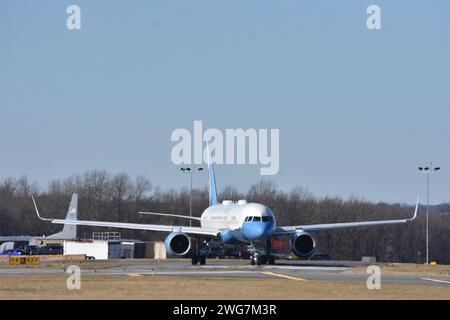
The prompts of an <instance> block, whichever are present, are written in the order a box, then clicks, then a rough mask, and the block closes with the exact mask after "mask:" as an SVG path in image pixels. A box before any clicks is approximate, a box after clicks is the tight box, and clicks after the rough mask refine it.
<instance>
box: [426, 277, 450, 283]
mask: <svg viewBox="0 0 450 320" xmlns="http://www.w3.org/2000/svg"><path fill="white" fill-rule="evenodd" d="M419 279H420V280H425V281H431V282H439V283H447V284H450V281H445V280H439V279H431V278H419Z"/></svg>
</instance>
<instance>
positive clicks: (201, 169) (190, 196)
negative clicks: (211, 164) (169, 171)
mask: <svg viewBox="0 0 450 320" xmlns="http://www.w3.org/2000/svg"><path fill="white" fill-rule="evenodd" d="M180 170H181V171H182V172H186V173H189V174H190V176H191V190H190V192H189V217H191V218H192V180H193V178H192V176H193V173H194V172H200V171H203V168H195V166H194V168H193V169H192V168H190V167H183V168H180ZM189 226H190V227H192V219H189Z"/></svg>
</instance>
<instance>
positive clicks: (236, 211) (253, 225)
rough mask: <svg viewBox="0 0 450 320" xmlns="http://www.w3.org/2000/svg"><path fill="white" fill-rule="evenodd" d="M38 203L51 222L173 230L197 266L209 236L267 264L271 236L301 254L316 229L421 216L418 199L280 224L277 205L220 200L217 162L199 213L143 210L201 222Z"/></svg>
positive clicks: (172, 241) (179, 251) (177, 252)
mask: <svg viewBox="0 0 450 320" xmlns="http://www.w3.org/2000/svg"><path fill="white" fill-rule="evenodd" d="M33 203H34V206H35V209H36V214H37V216H38V217H39V219H41V220H45V221H50V222H51V223H55V224H65V225H81V226H95V227H108V228H124V229H134V230H148V231H163V232H169V235H168V236H167V237H166V239H165V245H166V250H167V254H168V255H169V256H174V257H183V256H186V255H188V254H189V253H190V252H191V253H192V254H191V257H192V264H194V265H197V264H198V263H199V264H200V265H204V264H205V263H206V258H205V255H204V254H202V253H201V252H202V251H201V250H199V249H200V248H199V245H200V244H202V243H207V241H209V240H212V239H219V240H220V241H222V242H223V243H224V244H231V245H249V246H250V247H251V248H253V252H252V255H251V260H250V261H251V264H252V265H254V264H257V265H260V264H266V263H267V264H274V260H275V257H274V256H273V255H272V254H271V247H270V244H271V238H272V237H279V236H285V237H290V243H291V247H292V252H293V253H294V254H295V255H296V256H298V257H310V256H311V255H312V254H313V253H314V248H315V246H316V235H317V232H319V231H321V230H330V229H341V228H352V227H368V226H377V225H387V224H401V223H407V222H409V221H412V220H414V219H415V218H416V217H417V211H418V207H419V198H417V203H416V208H415V211H414V215H413V217H412V218H409V219H401V220H379V221H360V222H344V223H326V224H312V225H297V226H277V224H276V219H275V216H274V214H273V212H272V210H270V208H269V207H267V206H265V205H263V204H259V203H247V201H246V200H239V201H237V202H233V201H231V200H224V201H223V202H222V203H219V201H218V197H217V190H216V179H215V172H214V164H212V163H210V164H209V207H208V208H206V209H205V211H203V213H202V214H201V216H200V217H190V216H184V215H176V214H167V213H156V212H140V213H143V214H150V215H160V216H161V215H163V216H171V217H178V218H185V219H191V220H197V221H199V222H200V227H188V226H175V225H157V224H138V223H124V222H107V221H86V220H74V219H71V220H68V219H65V220H64V219H47V218H42V217H41V216H40V215H39V210H38V208H37V205H36V202H35V200H34V198H33ZM193 240H195V241H193ZM200 240H203V241H200Z"/></svg>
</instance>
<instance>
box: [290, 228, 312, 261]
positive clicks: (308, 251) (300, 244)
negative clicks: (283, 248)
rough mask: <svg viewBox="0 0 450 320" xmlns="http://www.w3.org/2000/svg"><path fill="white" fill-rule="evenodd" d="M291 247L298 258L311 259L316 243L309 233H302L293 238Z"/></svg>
mask: <svg viewBox="0 0 450 320" xmlns="http://www.w3.org/2000/svg"><path fill="white" fill-rule="evenodd" d="M291 246H292V251H293V252H294V254H295V255H296V256H297V257H310V256H311V255H312V254H313V252H314V247H315V246H316V242H315V241H314V238H313V237H312V236H311V235H310V234H309V233H307V232H304V231H301V232H298V233H296V234H295V235H294V236H292V238H291Z"/></svg>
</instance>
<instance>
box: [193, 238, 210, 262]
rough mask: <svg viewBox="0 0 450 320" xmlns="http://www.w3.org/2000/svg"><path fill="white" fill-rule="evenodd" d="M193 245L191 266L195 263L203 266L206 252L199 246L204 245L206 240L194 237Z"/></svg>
mask: <svg viewBox="0 0 450 320" xmlns="http://www.w3.org/2000/svg"><path fill="white" fill-rule="evenodd" d="M193 242H194V247H193V248H192V256H191V262H192V265H193V266H196V265H197V264H199V265H201V266H204V265H205V264H206V254H205V253H204V252H202V250H201V247H202V248H203V247H205V245H206V243H207V241H200V239H195V240H194V241H193Z"/></svg>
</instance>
